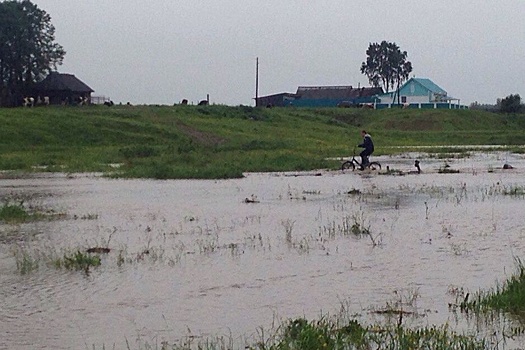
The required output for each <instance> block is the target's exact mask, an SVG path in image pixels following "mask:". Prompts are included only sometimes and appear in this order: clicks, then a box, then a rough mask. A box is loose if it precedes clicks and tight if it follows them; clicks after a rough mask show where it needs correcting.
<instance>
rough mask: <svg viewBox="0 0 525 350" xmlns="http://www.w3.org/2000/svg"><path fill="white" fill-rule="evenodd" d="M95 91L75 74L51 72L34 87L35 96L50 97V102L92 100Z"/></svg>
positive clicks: (69, 102)
mask: <svg viewBox="0 0 525 350" xmlns="http://www.w3.org/2000/svg"><path fill="white" fill-rule="evenodd" d="M92 92H94V90H93V89H91V88H90V87H89V86H87V85H86V84H85V83H84V82H82V81H81V80H80V79H78V78H77V77H75V76H74V75H73V74H65V73H58V72H51V73H50V74H49V75H48V76H47V77H46V78H45V79H44V80H42V81H41V82H39V83H36V84H35V85H34V87H33V95H34V96H35V98H37V97H41V98H43V97H44V96H47V97H49V103H50V104H53V105H59V104H75V103H78V102H79V101H81V100H82V101H90V99H91V93H92Z"/></svg>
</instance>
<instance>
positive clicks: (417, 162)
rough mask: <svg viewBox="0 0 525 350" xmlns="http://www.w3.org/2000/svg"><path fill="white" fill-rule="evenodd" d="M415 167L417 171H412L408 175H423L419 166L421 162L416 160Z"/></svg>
mask: <svg viewBox="0 0 525 350" xmlns="http://www.w3.org/2000/svg"><path fill="white" fill-rule="evenodd" d="M414 166H415V167H416V169H417V170H410V171H409V172H408V173H409V174H421V167H420V166H419V160H417V159H416V161H415V162H414Z"/></svg>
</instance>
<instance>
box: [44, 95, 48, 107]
mask: <svg viewBox="0 0 525 350" xmlns="http://www.w3.org/2000/svg"><path fill="white" fill-rule="evenodd" d="M44 106H49V96H44Z"/></svg>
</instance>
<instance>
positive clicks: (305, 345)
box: [157, 318, 489, 350]
mask: <svg viewBox="0 0 525 350" xmlns="http://www.w3.org/2000/svg"><path fill="white" fill-rule="evenodd" d="M340 323H342V322H337V321H333V320H328V319H321V320H317V321H308V320H306V319H304V318H299V319H294V320H289V321H288V322H286V323H285V324H284V325H282V326H281V327H280V328H279V330H278V331H277V333H276V334H275V335H272V336H270V337H269V338H268V339H261V340H260V341H259V342H256V343H255V344H248V345H246V346H245V349H251V350H323V349H326V350H333V349H347V350H352V349H356V350H357V349H377V350H382V349H385V350H386V349H388V350H405V349H433V350H435V349H443V350H444V349H447V350H453V349H462V350H477V349H488V348H489V345H488V344H487V343H486V342H485V341H483V340H477V339H475V338H474V337H472V336H465V335H459V334H457V333H455V332H453V331H451V330H450V329H449V328H448V327H447V326H442V327H435V326H429V327H424V328H420V329H410V328H405V327H403V326H396V325H386V326H381V325H371V326H363V325H361V324H360V323H359V322H358V321H356V320H350V321H347V322H345V323H344V324H343V325H341V324H340ZM157 348H158V347H157ZM233 348H235V347H234V346H233V344H232V341H231V339H230V340H228V339H225V338H218V339H217V340H215V341H213V340H211V341H210V340H205V341H200V340H199V339H196V338H194V337H190V338H188V339H186V340H184V341H181V343H180V344H175V345H170V344H168V343H166V342H163V343H162V347H160V348H159V349H163V350H168V349H173V350H189V349H233Z"/></svg>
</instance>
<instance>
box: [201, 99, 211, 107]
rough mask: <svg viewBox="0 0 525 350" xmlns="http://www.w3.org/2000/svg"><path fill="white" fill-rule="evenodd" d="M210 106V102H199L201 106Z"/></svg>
mask: <svg viewBox="0 0 525 350" xmlns="http://www.w3.org/2000/svg"><path fill="white" fill-rule="evenodd" d="M208 104H209V102H208V100H202V101H200V102H199V106H207V105H208Z"/></svg>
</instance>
